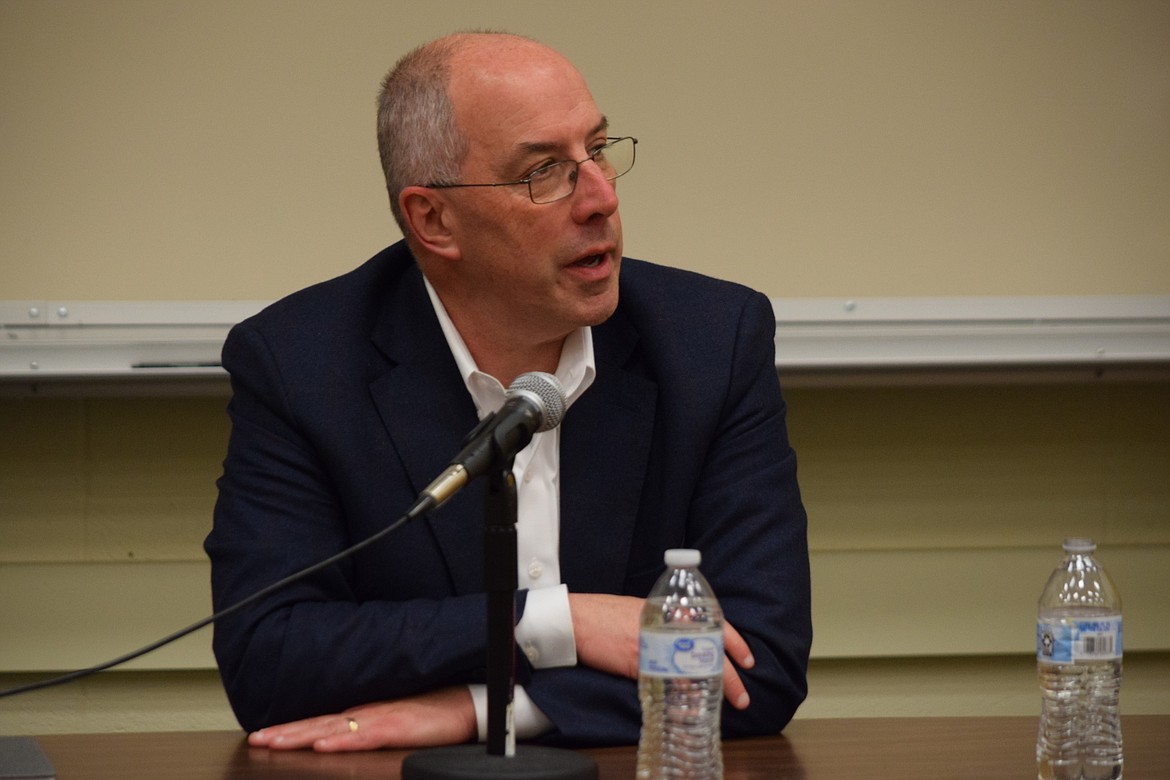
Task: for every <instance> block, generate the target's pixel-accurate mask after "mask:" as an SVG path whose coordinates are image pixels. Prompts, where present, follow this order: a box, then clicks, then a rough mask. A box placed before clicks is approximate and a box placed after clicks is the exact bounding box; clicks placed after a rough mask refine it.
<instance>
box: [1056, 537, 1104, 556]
mask: <svg viewBox="0 0 1170 780" xmlns="http://www.w3.org/2000/svg"><path fill="white" fill-rule="evenodd" d="M1096 549H1097V543H1096V542H1094V541H1093V540H1092V539H1088V538H1086V537H1083V536H1074V537H1072V538H1071V539H1065V540H1064V551H1065V552H1068V553H1091V552H1093V551H1094V550H1096Z"/></svg>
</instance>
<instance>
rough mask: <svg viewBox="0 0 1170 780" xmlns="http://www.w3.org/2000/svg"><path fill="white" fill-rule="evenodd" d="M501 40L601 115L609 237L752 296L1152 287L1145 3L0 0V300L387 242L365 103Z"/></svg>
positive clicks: (1168, 52) (1156, 260)
mask: <svg viewBox="0 0 1170 780" xmlns="http://www.w3.org/2000/svg"><path fill="white" fill-rule="evenodd" d="M477 26H488V27H497V28H508V29H512V30H516V31H518V32H523V33H528V34H530V35H533V36H536V37H538V38H540V39H542V40H545V41H547V42H548V43H550V44H552V45H554V46H556V47H558V48H560V49H562V50H563V51H564V52H565V53H566V54H568V55H569V56H570V57H571V58H573V59H574V60H575V61H576V62H577V63H578V64H579V65H580V67H581V68H582V70H583V71H584V73H585V74H586V76H587V78H588V79H589V81H590V84H591V85H592V87H593V90H594V92H595V96H596V98H597V100H598V102H599V104H600V105H601V107H602V109H603V110H604V111H606V112H607V113H608V114H609V116H610V117H611V119H612V123H613V125H612V126H613V127H614V129H615V131H617V132H620V133H629V134H634V135H637V136H638V137H639V138H640V139H641V144H640V145H639V162H638V166H637V169H636V170H635V171H634V172H633V174H632V175H631V176H629V177H627V178H626V179H624V180H623V181H622V183H621V187H620V189H621V193H622V198H623V207H622V208H623V216H624V219H625V223H626V233H627V249H628V251H629V253H630V254H632V255H634V256H641V257H647V258H651V259H657V260H660V261H663V262H667V263H670V264H673V265H679V266H683V267H688V268H695V269H699V270H706V271H710V272H714V273H717V274H718V275H720V276H726V277H730V278H732V279H735V280H738V281H743V282H746V283H748V284H751V285H752V286H755V287H757V288H759V289H761V290H763V291H764V292H765V293H767V294H769V295H771V296H773V297H794V296H867V295H868V296H907V295H909V296H939V295H1075V294H1113V293H1123V294H1124V293H1133V294H1139V293H1161V294H1165V293H1170V219H1167V214H1170V141H1168V140H1167V139H1168V138H1170V100H1168V99H1167V97H1168V94H1170V86H1168V85H1170V46H1167V45H1166V41H1167V40H1170V4H1167V3H1165V2H1163V1H1162V0H1147V1H1140V0H1119V2H1109V3H1102V2H1097V0H1024V1H1022V2H999V3H993V2H980V1H979V0H879V1H878V2H866V1H864V0H852V1H849V0H837V1H836V2H822V1H821V0H758V1H757V2H743V1H741V2H730V3H710V2H694V1H692V2H671V3H666V2H646V3H631V2H624V1H623V0H604V1H603V2H600V3H591V4H589V5H588V6H583V5H581V4H579V3H564V2H560V3H558V2H547V1H546V0H531V1H527V2H509V1H508V0H501V1H499V2H490V3H486V2H478V1H477V0H455V1H452V2H439V3H409V2H401V1H397V2H396V1H395V0H340V1H339V2H315V1H313V0H286V1H284V2H261V1H260V0H243V1H242V2H241V1H240V0H199V2H194V1H193V0H192V1H181V0H100V1H99V0H5V2H3V3H0V136H2V137H3V139H4V142H3V144H0V171H3V172H4V175H3V176H0V220H3V229H0V299H65V300H69V299H122V298H129V299H225V298H245V299H271V298H275V297H277V296H279V295H280V294H282V293H285V292H288V291H290V290H292V289H294V288H297V287H301V286H303V285H305V284H307V283H309V282H312V281H316V280H318V279H321V278H323V277H326V276H331V275H334V274H336V273H339V272H341V271H344V270H347V269H349V268H350V267H352V266H354V265H356V264H357V263H358V262H359V261H361V260H362V259H364V258H366V257H368V256H369V255H371V254H372V253H373V252H375V251H376V250H378V249H380V248H381V247H382V246H384V245H385V244H387V243H389V242H390V241H391V240H393V239H394V238H396V232H395V230H394V228H393V227H392V226H391V220H390V218H389V214H388V210H387V206H386V196H385V194H384V192H383V189H382V183H381V181H380V177H379V173H378V170H377V167H376V155H375V147H374V138H373V99H374V95H375V92H376V89H377V85H378V82H379V80H380V78H381V76H382V75H383V73H384V72H385V70H386V69H387V68H388V66H389V65H390V64H391V63H392V62H393V61H394V60H395V59H396V58H397V57H398V56H400V55H401V54H403V53H404V52H405V51H406V50H407V49H408V48H409V47H411V46H413V45H415V44H417V43H418V42H420V41H422V40H424V39H427V38H429V37H432V36H436V35H439V34H442V33H445V32H448V31H451V30H454V29H461V28H468V27H477Z"/></svg>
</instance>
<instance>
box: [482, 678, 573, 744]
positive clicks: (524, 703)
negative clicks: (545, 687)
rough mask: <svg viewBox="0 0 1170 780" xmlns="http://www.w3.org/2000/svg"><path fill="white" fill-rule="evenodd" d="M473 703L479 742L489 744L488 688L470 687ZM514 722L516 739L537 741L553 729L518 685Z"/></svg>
mask: <svg viewBox="0 0 1170 780" xmlns="http://www.w3.org/2000/svg"><path fill="white" fill-rule="evenodd" d="M467 689H468V690H469V691H471V701H472V703H473V704H475V726H476V729H477V730H478V731H479V741H480V742H487V720H488V718H487V686H486V685H469V686H467ZM512 720H513V727H514V728H515V729H516V739H535V738H536V737H539V736H540V735H541V734H543V733H545V732H546V731H550V730H551V729H552V727H553V724H552V721H551V720H549V719H548V716H547V715H545V714H544V712H542V711H541V709H540V707H537V706H536V702H534V701H533V700H532V699H530V698H529V697H528V692H527V691H525V690H524V686H523V685H517V686H516V688H515V690H513V692H512Z"/></svg>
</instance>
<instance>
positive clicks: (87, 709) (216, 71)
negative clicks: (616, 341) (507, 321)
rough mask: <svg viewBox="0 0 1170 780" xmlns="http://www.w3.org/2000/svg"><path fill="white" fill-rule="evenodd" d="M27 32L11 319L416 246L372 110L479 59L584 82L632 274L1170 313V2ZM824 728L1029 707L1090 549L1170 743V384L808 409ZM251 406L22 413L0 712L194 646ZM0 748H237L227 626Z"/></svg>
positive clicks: (162, 5) (9, 434)
mask: <svg viewBox="0 0 1170 780" xmlns="http://www.w3.org/2000/svg"><path fill="white" fill-rule="evenodd" d="M715 9H716V6H715V4H707V3H671V4H666V3H624V2H607V3H603V4H601V5H600V6H598V5H597V4H593V5H591V6H590V7H589V8H588V9H585V8H584V7H582V6H580V5H579V4H573V5H569V4H564V5H554V4H550V3H545V2H539V3H538V2H532V3H527V2H524V3H521V2H501V3H491V4H488V3H478V2H473V0H466V1H465V2H451V3H437V4H423V5H419V4H414V3H409V4H408V3H396V2H383V1H382V0H379V1H378V2H374V1H373V0H370V2H353V1H350V2H338V3H316V2H293V1H291V0H290V1H289V2H280V3H268V2H256V1H251V2H226V0H224V1H215V0H208V1H207V2H182V3H180V2H168V1H166V0H162V1H159V0H142V1H141V2H129V1H127V0H105V1H104V2H96V1H95V2H65V1H59V2H50V1H48V0H45V1H31V0H30V1H25V0H6V1H5V2H2V3H0V138H3V139H4V142H3V143H2V144H0V171H3V175H2V176H0V220H3V223H2V229H0V299H45V298H50V299H227V298H250V299H269V298H274V297H276V296H278V295H280V294H282V293H284V292H287V291H289V290H291V289H293V288H296V287H300V286H302V285H304V284H307V283H310V282H312V281H316V280H318V279H321V278H324V277H326V276H329V275H332V274H335V273H339V272H341V271H344V270H347V269H348V268H350V267H352V266H353V265H354V264H356V263H357V262H359V261H360V260H361V259H363V258H364V257H366V256H367V255H369V254H371V253H372V252H373V251H375V250H376V249H378V248H380V247H381V246H382V245H384V244H385V243H387V242H388V241H390V240H393V238H394V237H395V234H394V231H393V229H392V228H391V227H390V220H389V217H388V214H387V209H386V207H385V196H384V193H383V192H382V189H381V187H382V185H381V182H380V180H379V174H378V172H377V170H376V168H375V164H376V163H375V160H376V157H375V153H374V145H373V138H372V109H371V107H372V100H373V95H374V92H375V89H376V85H377V81H378V79H379V78H380V77H381V75H382V73H383V72H384V70H385V69H386V67H388V65H389V64H390V63H391V61H392V60H394V59H395V58H396V57H397V56H399V55H400V54H402V53H403V52H404V51H405V50H406V48H408V47H409V46H410V45H412V44H414V43H416V42H418V41H420V40H423V39H425V38H428V37H430V36H433V35H437V34H440V33H443V32H446V31H449V30H452V29H456V28H463V27H472V26H479V25H487V26H493V27H506V28H510V29H514V30H517V31H520V32H526V33H530V34H533V35H535V36H537V37H539V38H542V39H544V40H546V41H548V42H549V43H551V44H553V45H555V46H557V47H559V48H561V49H562V50H564V51H565V52H566V53H567V54H569V55H570V56H571V57H572V58H573V59H574V60H575V61H577V62H578V63H580V65H581V66H582V69H583V70H584V71H585V73H586V75H587V77H588V78H589V80H590V82H591V84H592V85H593V87H594V91H595V93H596V96H597V98H598V100H599V102H600V103H601V105H602V107H603V109H604V110H605V111H607V112H608V113H609V115H610V117H611V119H612V120H613V123H614V127H615V129H616V130H617V131H619V132H623V133H626V132H629V133H633V134H636V135H638V136H639V137H640V138H641V139H642V144H641V145H640V147H639V150H640V154H641V156H640V158H639V163H638V168H637V170H636V171H635V172H634V174H632V175H631V176H630V177H629V178H628V179H625V180H623V182H622V187H621V191H622V196H623V215H624V218H625V223H626V230H627V248H628V250H629V252H630V253H631V254H634V255H641V256H646V257H650V258H653V259H658V260H661V261H665V262H669V263H671V264H675V265H680V266H684V267H690V268H696V269H699V270H706V271H709V272H712V273H716V274H718V275H720V276H725V277H728V278H732V279H736V280H739V281H743V282H746V283H749V284H752V285H754V286H756V287H758V288H760V289H762V290H764V291H765V292H767V293H768V294H769V295H772V296H775V297H791V296H806V295H807V296H822V295H879V296H884V295H898V296H936V295H952V294H961V295H992V294H995V295H999V294H1008V295H1014V294H1035V295H1046V294H1054V295H1068V294H1106V293H1162V294H1165V293H1170V262H1167V261H1168V259H1170V220H1168V219H1166V214H1167V213H1170V151H1168V149H1167V144H1168V143H1170V142H1168V141H1167V138H1168V137H1170V135H1168V134H1167V133H1166V130H1167V127H1170V100H1167V94H1168V90H1170V87H1168V86H1167V85H1170V47H1167V46H1165V41H1166V40H1167V39H1170V5H1167V4H1166V3H1163V2H1149V3H1143V2H1118V3H1108V4H1106V3H1097V2H1078V1H1075V0H1074V1H1072V2H1037V1H1034V0H1033V1H1030V2H1018V3H984V2H976V1H975V0H972V1H971V2H933V1H932V2H927V1H926V0H923V1H922V2H907V1H904V0H890V1H889V2H873V3H870V2H834V3H823V2H758V3H747V2H740V3H731V4H724V5H721V6H720V7H719V10H718V12H716V10H715ZM788 397H789V402H790V407H791V428H792V435H793V439H794V442H795V443H796V446H797V448H798V451H799V453H800V457H801V481H802V485H803V488H804V491H805V494H806V498H807V503H808V506H809V510H810V516H811V526H810V543H811V545H812V563H813V577H814V618H815V624H816V641H815V644H814V663H813V667H812V670H811V673H810V677H811V682H812V695H811V697H810V700H809V702H808V704H807V705H806V706H805V707H804V708H803V709H802V711H801V714H802V716H803V717H823V716H829V715H852V714H873V715H881V714H961V713H968V712H987V713H1013V714H1024V713H1029V712H1034V711H1035V703H1034V702H1035V696H1034V692H1035V681H1034V678H1033V675H1032V671H1031V662H1030V659H1029V657H1028V656H1029V651H1030V648H1031V645H1032V641H1033V639H1032V638H1033V628H1032V621H1033V620H1034V601H1035V598H1036V595H1037V594H1038V593H1039V590H1040V588H1041V586H1042V584H1043V581H1044V579H1045V577H1046V576H1047V573H1048V570H1049V569H1050V568H1051V566H1052V565H1054V563H1055V560H1056V558H1057V557H1058V556H1059V543H1060V540H1061V538H1062V537H1063V536H1065V535H1069V534H1073V533H1089V534H1092V535H1094V536H1096V537H1097V538H1098V540H1099V541H1100V543H1101V555H1102V558H1103V559H1104V560H1105V562H1106V564H1107V565H1108V566H1109V567H1110V568H1111V569H1112V570H1113V572H1114V575H1115V577H1116V579H1117V580H1118V584H1119V587H1120V588H1121V590H1122V592H1123V594H1124V595H1125V598H1126V620H1127V623H1126V639H1127V642H1128V650H1129V654H1128V655H1127V661H1126V669H1127V672H1126V675H1127V677H1126V688H1125V693H1124V695H1123V709H1124V710H1125V711H1126V712H1134V713H1136V712H1163V713H1165V712H1170V622H1168V621H1167V620H1166V616H1167V615H1168V614H1170V600H1168V599H1170V595H1168V593H1170V591H1167V589H1166V587H1165V578H1166V574H1167V572H1168V571H1170V530H1168V529H1170V488H1168V487H1167V480H1166V474H1168V473H1170V447H1168V446H1167V442H1170V403H1167V400H1168V399H1170V386H1168V385H1167V384H1166V383H1165V382H1160V383H1148V384H1104V383H1088V382H1086V383H1084V384H1068V385H1008V386H1004V385H999V386H977V387H904V388H897V387H894V388H874V387H869V388H865V387H861V388H856V387H855V388H821V389H813V388H800V389H794V390H790V391H789V393H788ZM224 401H225V399H224V398H222V397H205V398H131V397H112V398H110V397H85V398H69V397H66V398H25V399H16V398H0V441H2V442H3V446H2V447H0V686H6V685H8V684H10V683H14V682H22V681H25V680H27V679H29V678H30V677H35V676H38V675H40V674H42V673H51V672H53V671H58V670H62V669H67V668H71V667H73V666H83V665H89V664H92V663H95V662H97V661H101V660H105V659H107V658H110V657H113V656H115V655H119V654H121V653H123V652H125V651H127V650H130V649H133V648H134V647H137V646H138V645H140V644H144V643H145V642H147V641H149V640H151V639H153V638H155V637H157V636H160V635H162V634H165V633H169V632H170V631H172V630H174V629H176V628H179V627H181V626H182V625H185V624H186V623H188V622H190V621H193V620H195V619H197V618H199V617H202V616H203V615H204V614H206V611H207V609H208V607H209V597H208V593H207V564H206V561H205V560H204V558H203V555H202V551H201V548H200V544H201V541H202V539H203V536H204V535H205V534H206V532H207V530H208V527H209V524H210V513H211V506H212V503H213V502H214V497H215V490H214V480H215V478H216V476H217V475H218V473H219V464H220V461H221V459H222V456H223V450H224V443H225V441H226V436H227V422H226V418H225V417H224V415H223V405H224ZM133 668H134V671H128V672H117V673H111V674H108V675H104V676H102V677H100V678H98V679H95V680H91V681H88V682H85V683H80V684H77V685H75V686H72V687H69V688H64V689H60V690H56V691H50V692H44V693H38V694H34V695H30V696H26V697H22V698H20V699H13V700H7V701H5V702H4V703H3V704H2V705H0V733H10V734H11V733H38V732H46V731H77V730H119V729H143V730H146V729H157V728H216V727H230V726H231V724H232V719H231V715H230V712H228V710H227V706H226V702H225V701H224V699H223V695H222V692H221V691H220V690H219V688H218V682H217V680H216V677H215V673H214V671H213V670H212V661H211V656H210V652H209V633H208V632H207V631H206V630H205V631H203V632H200V633H198V634H196V635H194V636H192V637H189V638H188V639H185V640H182V641H181V642H180V643H178V644H177V645H175V646H174V647H172V648H169V649H168V650H165V651H163V652H161V653H159V654H157V655H154V656H151V657H148V658H146V659H144V660H143V661H141V662H138V663H137V664H136V665H135V666H134V667H133Z"/></svg>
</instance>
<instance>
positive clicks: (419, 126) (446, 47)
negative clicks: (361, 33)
mask: <svg viewBox="0 0 1170 780" xmlns="http://www.w3.org/2000/svg"><path fill="white" fill-rule="evenodd" d="M459 48H460V41H459V39H457V38H440V39H439V40H437V41H432V42H430V43H427V44H424V45H422V46H420V47H418V48H417V49H415V50H414V51H412V52H410V53H409V54H407V55H406V56H405V57H403V58H402V59H401V60H399V61H398V63H397V64H396V65H395V66H394V67H393V68H392V69H391V70H390V72H389V73H388V74H386V78H385V79H383V80H382V90H381V92H380V93H379V95H378V154H379V156H380V157H381V160H382V172H383V174H385V176H386V191H387V192H388V193H389V195H390V210H391V211H392V212H393V214H394V219H395V221H396V222H398V226H399V227H400V228H401V229H402V232H403V235H406V234H407V232H408V228H407V223H406V220H405V219H404V217H403V214H402V209H401V208H400V207H399V205H398V195H399V193H401V192H402V190H403V189H405V188H406V187H409V186H411V185H419V184H454V183H457V182H458V181H459V172H460V166H461V165H462V163H463V159H464V157H465V156H466V154H467V146H468V144H467V139H466V137H465V136H464V135H463V134H462V133H461V132H460V131H459V128H458V127H456V125H455V111H454V108H453V107H452V105H451V98H450V96H449V95H448V93H447V85H448V82H449V81H450V76H451V60H452V57H453V56H454V55H455V53H456V52H457V51H458V50H459Z"/></svg>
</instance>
